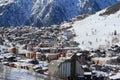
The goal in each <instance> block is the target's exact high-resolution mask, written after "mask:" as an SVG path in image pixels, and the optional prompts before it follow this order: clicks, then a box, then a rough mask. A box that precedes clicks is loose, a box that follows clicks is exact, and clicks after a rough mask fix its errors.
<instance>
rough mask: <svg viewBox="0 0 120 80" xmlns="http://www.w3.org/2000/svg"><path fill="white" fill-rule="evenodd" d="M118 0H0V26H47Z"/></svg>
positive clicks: (93, 10) (93, 11)
mask: <svg viewBox="0 0 120 80" xmlns="http://www.w3.org/2000/svg"><path fill="white" fill-rule="evenodd" d="M118 1H120V0H1V1H0V26H21V25H32V26H47V25H51V24H60V23H61V22H63V21H68V20H70V19H71V18H74V17H76V16H78V15H80V14H87V13H89V14H91V13H95V12H96V11H99V10H101V9H103V8H105V7H108V6H110V5H112V4H115V3H117V2H118Z"/></svg>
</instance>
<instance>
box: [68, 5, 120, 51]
mask: <svg viewBox="0 0 120 80" xmlns="http://www.w3.org/2000/svg"><path fill="white" fill-rule="evenodd" d="M115 9H116V10H118V11H115ZM106 12H109V15H102V16H100V15H101V14H105V13H106ZM113 12H114V14H112V13H113ZM119 21H120V3H119V4H117V5H115V6H112V7H110V8H108V9H105V10H102V11H100V12H97V13H96V14H95V15H91V16H90V17H87V18H86V19H84V20H81V21H76V22H75V23H74V24H73V29H74V30H75V32H76V35H77V37H76V38H75V40H76V41H77V42H79V43H80V45H79V46H80V47H81V48H82V49H86V48H87V49H92V48H95V49H97V48H106V47H107V48H108V47H110V46H111V45H114V44H119V43H120V22H119ZM67 25H68V24H67Z"/></svg>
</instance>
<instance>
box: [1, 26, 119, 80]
mask: <svg viewBox="0 0 120 80" xmlns="http://www.w3.org/2000/svg"><path fill="white" fill-rule="evenodd" d="M75 36H76V35H75V32H74V30H73V29H72V26H57V25H53V26H51V27H40V28H38V27H29V26H25V27H9V28H7V27H6V28H5V27H1V28H0V62H1V64H4V65H7V66H10V67H15V68H17V69H27V70H30V71H35V72H38V73H41V74H44V75H47V76H48V80H50V79H51V80H54V79H55V80H119V79H120V77H119V75H120V67H119V65H120V46H118V45H115V46H112V47H111V48H110V49H105V50H103V49H97V50H81V49H80V48H79V47H78V45H79V43H77V42H76V41H74V37H75ZM53 77H54V78H53Z"/></svg>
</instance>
